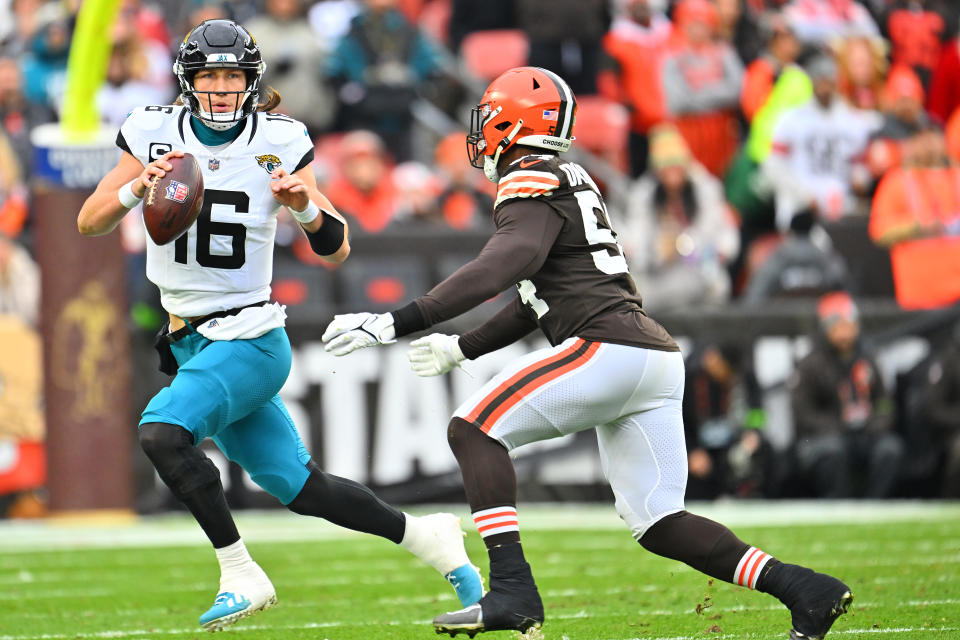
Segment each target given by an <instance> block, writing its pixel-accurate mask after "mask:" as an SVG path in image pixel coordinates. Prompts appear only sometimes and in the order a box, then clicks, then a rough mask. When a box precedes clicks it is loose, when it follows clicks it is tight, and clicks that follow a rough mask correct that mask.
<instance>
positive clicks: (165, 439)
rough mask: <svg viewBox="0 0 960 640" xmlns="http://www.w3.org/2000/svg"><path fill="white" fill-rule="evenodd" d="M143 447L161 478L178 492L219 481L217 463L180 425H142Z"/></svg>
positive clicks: (178, 495)
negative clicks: (206, 454)
mask: <svg viewBox="0 0 960 640" xmlns="http://www.w3.org/2000/svg"><path fill="white" fill-rule="evenodd" d="M139 437H140V447H141V448H142V449H143V452H144V453H146V454H147V457H148V458H150V461H151V462H152V463H153V466H154V467H155V468H156V470H157V473H158V474H160V479H161V480H163V482H164V484H166V485H167V486H168V487H170V491H172V492H173V494H174V495H175V496H177V497H178V498H180V499H181V500H182V499H183V496H185V495H187V494H189V493H191V492H193V491H196V490H197V489H201V488H203V487H206V486H208V485H219V484H220V471H219V470H218V469H217V467H216V465H214V464H213V462H212V461H211V460H210V458H208V457H207V456H205V455H204V454H203V452H201V451H200V450H199V449H197V447H196V446H194V444H193V435H192V434H191V433H190V432H189V431H187V430H186V429H184V428H183V427H181V426H178V425H174V424H164V423H160V422H151V423H147V424H144V425H142V426H141V427H140V435H139Z"/></svg>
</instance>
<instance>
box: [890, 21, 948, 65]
mask: <svg viewBox="0 0 960 640" xmlns="http://www.w3.org/2000/svg"><path fill="white" fill-rule="evenodd" d="M946 28H947V25H946V23H945V22H944V20H943V18H942V17H941V16H940V14H939V13H937V12H936V11H931V10H926V11H924V10H922V9H920V10H917V9H906V8H903V9H895V10H893V11H892V12H891V13H890V16H889V17H888V18H887V33H889V34H890V41H891V44H892V50H891V52H890V53H891V57H892V58H893V64H895V65H898V64H902V65H906V66H908V67H912V68H913V69H914V70H915V71H916V72H917V73H918V74H920V75H921V76H922V78H923V79H924V80H926V79H929V77H930V74H931V73H933V70H934V69H936V67H937V63H938V62H939V60H940V48H941V47H942V45H943V36H944V33H945V31H946Z"/></svg>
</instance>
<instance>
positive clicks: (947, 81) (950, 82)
mask: <svg viewBox="0 0 960 640" xmlns="http://www.w3.org/2000/svg"><path fill="white" fill-rule="evenodd" d="M958 106H960V40H958V39H957V38H954V39H953V40H951V41H950V42H948V43H947V44H945V45H944V46H943V51H941V53H940V62H938V63H937V68H936V70H935V71H934V72H933V78H932V80H931V81H930V90H929V91H928V92H927V111H929V112H930V115H932V116H935V117H936V118H937V119H938V120H940V122H946V121H947V119H948V118H949V117H950V114H951V113H953V112H954V111H955V110H956V108H957V107H958Z"/></svg>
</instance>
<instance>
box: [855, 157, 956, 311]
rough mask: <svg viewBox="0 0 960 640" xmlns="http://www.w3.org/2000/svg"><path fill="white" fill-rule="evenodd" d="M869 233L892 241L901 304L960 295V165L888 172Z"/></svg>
mask: <svg viewBox="0 0 960 640" xmlns="http://www.w3.org/2000/svg"><path fill="white" fill-rule="evenodd" d="M870 237H871V238H873V240H874V242H877V243H878V244H882V245H887V246H890V257H891V260H892V262H893V280H894V286H895V287H896V293H897V302H899V303H900V306H901V307H903V308H904V309H933V308H937V307H943V306H947V305H950V304H953V303H955V302H957V301H958V300H960V167H942V168H941V167H936V168H908V167H897V168H894V169H891V170H890V171H888V172H887V174H886V175H885V176H884V178H883V180H881V181H880V186H879V187H878V188H877V194H876V196H875V197H874V199H873V210H872V212H871V214H870ZM899 238H903V239H899Z"/></svg>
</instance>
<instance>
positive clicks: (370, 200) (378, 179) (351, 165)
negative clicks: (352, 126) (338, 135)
mask: <svg viewBox="0 0 960 640" xmlns="http://www.w3.org/2000/svg"><path fill="white" fill-rule="evenodd" d="M339 154H340V156H339V160H340V163H339V166H338V171H337V174H336V175H335V176H334V177H333V178H332V179H331V180H330V183H329V185H328V186H327V188H326V190H325V191H324V194H325V195H326V196H327V197H328V198H330V202H331V203H333V206H335V207H336V208H337V210H338V211H339V212H340V213H342V214H343V215H344V216H346V217H347V218H348V219H349V220H350V221H351V222H355V223H356V224H351V225H350V228H351V230H352V231H353V232H354V233H357V232H364V231H365V232H368V233H376V232H378V231H382V230H383V229H384V228H385V227H386V226H387V225H388V224H390V221H391V220H392V219H393V216H394V214H395V213H396V210H397V207H398V206H399V201H398V200H399V194H398V192H397V188H396V186H395V184H394V181H393V179H392V178H391V172H392V171H393V167H392V166H391V163H390V160H389V158H388V157H387V153H386V149H385V148H384V146H383V141H382V140H381V139H380V137H379V136H377V134H375V133H373V132H372V131H362V130H361V131H353V132H351V133H348V134H347V135H346V136H344V137H343V140H342V141H341V142H340V148H339Z"/></svg>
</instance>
